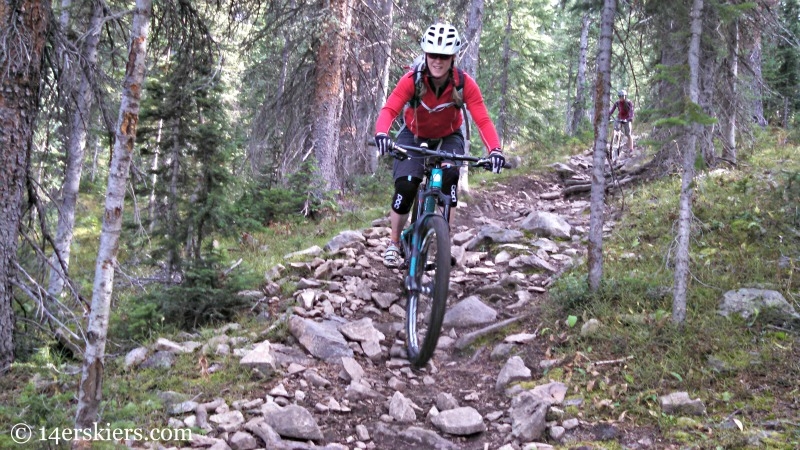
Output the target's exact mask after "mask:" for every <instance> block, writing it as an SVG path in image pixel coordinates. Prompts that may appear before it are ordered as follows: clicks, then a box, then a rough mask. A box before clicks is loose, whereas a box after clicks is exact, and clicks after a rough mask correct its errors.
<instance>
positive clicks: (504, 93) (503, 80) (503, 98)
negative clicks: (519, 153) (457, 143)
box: [497, 0, 514, 143]
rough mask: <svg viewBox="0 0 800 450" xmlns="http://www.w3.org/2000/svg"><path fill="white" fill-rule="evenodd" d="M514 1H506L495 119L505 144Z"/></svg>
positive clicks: (501, 139) (498, 132) (498, 131)
mask: <svg viewBox="0 0 800 450" xmlns="http://www.w3.org/2000/svg"><path fill="white" fill-rule="evenodd" d="M513 9H514V1H513V0H508V16H507V17H506V35H505V38H504V39H503V56H502V61H503V62H502V65H501V67H500V111H499V117H498V118H497V134H499V135H500V142H501V143H503V142H505V141H504V139H505V138H506V125H507V122H508V119H507V117H506V109H507V105H508V66H509V65H510V63H509V61H510V60H511V19H512V17H513Z"/></svg>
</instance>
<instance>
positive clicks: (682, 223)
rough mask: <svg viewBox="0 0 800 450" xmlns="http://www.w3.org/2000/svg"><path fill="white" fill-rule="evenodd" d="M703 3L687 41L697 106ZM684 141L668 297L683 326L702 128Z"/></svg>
mask: <svg viewBox="0 0 800 450" xmlns="http://www.w3.org/2000/svg"><path fill="white" fill-rule="evenodd" d="M702 10H703V0H694V2H693V4H692V12H691V15H690V17H691V19H692V21H691V28H690V29H691V33H692V34H691V36H692V37H691V41H690V43H689V100H691V102H692V103H694V104H695V105H697V104H699V89H698V79H699V69H700V35H701V34H702V31H703V18H702V16H701V13H702ZM687 131H688V139H687V141H688V142H687V144H686V148H685V149H684V152H683V177H682V179H681V196H680V203H679V208H680V210H679V213H678V214H679V216H678V248H677V250H676V251H675V274H674V287H673V298H672V321H673V323H676V324H683V322H684V321H685V320H686V295H687V292H686V291H687V287H688V282H689V239H690V237H691V227H692V184H693V182H694V159H695V156H696V154H697V148H696V144H697V137H698V136H699V134H700V133H701V132H702V126H701V125H700V124H697V123H692V124H689V125H688V127H687Z"/></svg>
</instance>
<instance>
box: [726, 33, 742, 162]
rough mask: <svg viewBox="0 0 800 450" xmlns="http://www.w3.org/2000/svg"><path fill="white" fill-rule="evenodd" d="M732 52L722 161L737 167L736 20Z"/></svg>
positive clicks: (737, 45) (737, 62) (737, 77)
mask: <svg viewBox="0 0 800 450" xmlns="http://www.w3.org/2000/svg"><path fill="white" fill-rule="evenodd" d="M731 28H732V29H733V30H732V31H731V34H732V36H731V41H732V42H731V44H730V45H731V51H730V56H729V58H730V67H729V69H730V73H729V75H728V76H729V79H728V89H729V92H728V95H729V104H728V108H727V109H728V111H727V113H728V117H727V120H726V123H725V145H724V146H723V147H722V159H724V160H725V161H727V162H728V163H729V164H733V165H736V113H737V111H738V110H739V108H738V106H739V98H738V95H739V90H738V89H737V87H736V84H737V83H738V82H739V21H738V20H736V21H734V22H733V24H732V25H731Z"/></svg>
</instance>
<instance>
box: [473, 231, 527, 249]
mask: <svg viewBox="0 0 800 450" xmlns="http://www.w3.org/2000/svg"><path fill="white" fill-rule="evenodd" d="M523 237H524V236H523V234H522V233H521V232H520V231H517V230H509V229H507V228H501V227H498V226H496V225H487V226H485V227H483V228H481V229H480V231H478V235H477V236H475V237H474V238H472V240H471V241H469V243H467V244H466V245H465V248H466V249H467V250H470V251H472V250H475V249H477V248H478V247H480V246H481V245H484V244H488V243H495V244H508V243H512V242H519V241H521V240H522V238H523Z"/></svg>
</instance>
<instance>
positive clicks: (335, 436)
mask: <svg viewBox="0 0 800 450" xmlns="http://www.w3.org/2000/svg"><path fill="white" fill-rule="evenodd" d="M588 167H589V156H588V155H582V156H578V157H574V158H573V161H571V162H570V164H569V166H567V165H554V166H553V170H552V171H549V172H547V173H546V174H544V175H542V176H541V177H539V178H537V177H531V176H512V177H509V178H506V179H504V180H503V181H502V182H500V183H496V184H492V187H491V189H482V188H481V187H473V189H472V192H471V193H469V194H468V195H464V194H463V193H462V203H463V205H461V206H460V207H459V208H458V209H457V211H456V216H455V218H454V219H453V223H452V225H451V238H452V242H453V250H452V252H453V255H454V256H455V257H456V259H457V265H456V266H455V267H454V268H453V270H452V273H451V289H450V296H449V299H448V310H447V314H446V316H445V321H444V326H443V330H442V336H441V338H440V340H439V345H438V347H437V350H436V353H435V355H434V357H433V358H432V360H431V362H430V363H429V364H428V365H427V366H426V367H425V368H423V369H413V368H412V367H411V366H410V365H409V364H408V361H407V360H406V359H405V350H404V347H403V339H402V333H403V324H404V315H405V309H404V302H405V299H404V297H403V294H402V282H403V273H402V272H401V271H400V270H398V269H388V268H386V267H384V266H383V264H382V253H383V251H384V249H385V247H386V244H387V243H388V236H389V228H388V220H386V219H382V220H378V221H375V222H374V223H373V224H372V226H371V227H368V228H366V229H361V230H350V231H346V232H343V233H341V234H340V235H338V236H336V237H335V238H334V239H332V240H331V241H330V242H329V243H328V244H327V245H326V246H325V248H324V249H323V248H319V247H312V248H309V249H306V250H303V251H301V252H297V253H295V254H292V255H287V257H286V262H285V263H284V264H281V265H279V266H276V267H274V268H273V269H272V270H271V271H270V272H269V273H268V274H267V277H268V279H269V280H270V282H269V283H268V285H267V286H266V288H265V289H264V290H263V291H256V292H252V293H244V294H245V295H252V296H253V298H254V302H256V303H257V305H256V306H257V307H258V308H260V309H262V310H263V312H262V314H269V315H270V317H271V318H277V320H275V321H274V322H273V321H272V320H270V321H271V322H272V325H271V326H270V327H268V328H267V329H265V330H264V331H263V332H262V333H261V334H260V336H259V337H258V338H257V339H250V338H245V337H242V336H238V333H237V332H238V331H239V326H238V324H230V325H228V326H226V327H223V328H221V329H219V330H217V336H216V337H214V338H212V339H211V340H209V341H207V342H195V341H192V340H187V341H186V342H181V343H177V342H172V341H167V340H166V339H160V340H159V341H158V342H157V343H156V344H155V345H154V346H152V348H149V349H148V348H142V349H137V350H134V351H133V352H131V353H129V355H128V357H127V358H126V365H128V366H129V367H130V366H136V365H138V364H144V365H147V364H148V362H149V361H151V360H152V359H153V358H154V357H155V356H157V355H158V354H162V355H163V354H164V353H165V352H166V353H173V354H178V353H187V352H200V353H201V354H202V355H207V356H202V359H206V358H207V365H206V367H204V370H206V371H209V372H213V371H215V370H240V371H241V370H245V371H253V376H254V377H258V379H260V380H263V383H262V386H263V392H252V394H251V395H250V396H248V397H247V398H242V399H237V400H235V401H231V402H230V403H228V402H226V401H224V400H222V399H220V398H218V394H217V393H214V392H208V393H205V394H204V395H201V396H198V397H197V398H194V399H191V400H188V399H185V398H184V397H181V396H178V397H176V398H174V399H170V400H168V404H169V406H168V407H169V411H170V415H171V419H170V424H169V425H171V426H174V427H187V426H190V427H199V428H202V429H204V430H206V431H207V434H206V435H205V436H200V435H197V434H196V435H195V436H194V437H193V442H192V447H193V448H197V447H205V448H211V449H227V448H232V449H240V450H245V449H255V448H268V449H305V448H329V449H344V448H347V449H355V448H369V449H404V448H408V449H503V450H509V449H521V448H523V449H533V448H551V446H553V445H557V444H559V443H561V444H563V443H565V442H578V441H586V440H589V441H592V440H614V441H618V442H619V443H621V444H623V445H625V446H626V447H627V448H650V447H652V446H653V440H654V439H657V438H656V437H655V436H653V433H652V430H644V429H642V430H622V429H620V428H617V427H615V426H614V425H611V424H605V423H587V422H584V421H582V420H580V419H578V418H576V417H568V416H567V415H566V414H565V412H564V410H565V409H566V408H567V407H568V406H569V405H573V406H578V407H580V405H581V404H582V402H583V399H582V398H580V397H574V396H573V395H572V394H573V392H574V390H573V389H572V388H573V387H572V386H568V385H566V384H563V383H561V382H556V381H551V380H548V379H547V377H546V376H544V374H545V371H546V370H548V369H552V368H554V367H558V366H560V365H563V364H566V363H568V362H569V361H566V362H565V361H563V360H557V359H554V357H552V356H551V355H550V351H551V346H552V345H553V342H552V339H553V337H552V335H550V336H548V337H547V338H544V337H543V336H542V335H541V334H540V331H541V330H542V329H544V328H552V327H553V325H552V324H546V323H542V319H541V316H540V314H539V310H540V305H541V304H542V303H543V302H544V301H545V300H546V295H547V288H548V287H549V286H550V285H551V284H552V283H553V282H554V281H555V279H556V278H557V277H558V276H559V275H560V274H562V273H563V272H564V271H565V270H567V269H569V268H570V267H572V266H573V265H575V264H578V263H579V262H580V261H581V259H582V258H584V254H585V252H586V245H585V242H584V238H585V235H586V233H587V231H588V221H589V203H588V202H587V201H586V199H585V198H581V197H579V196H570V197H564V196H563V195H562V194H563V192H562V191H563V189H564V188H565V183H564V180H565V179H569V178H570V177H572V178H573V179H574V178H576V177H577V178H580V176H582V175H581V174H580V172H581V168H583V169H588ZM287 280H288V281H291V282H294V283H296V287H297V289H296V291H295V292H294V293H293V294H292V295H291V296H286V297H282V296H281V295H280V294H279V293H280V287H279V284H280V283H284V282H286V281H287ZM280 327H285V328H284V330H285V331H284V332H283V333H282V334H281V333H279V332H276V331H278V330H279V328H280ZM275 336H282V339H275ZM270 337H272V339H269V338H270ZM137 351H138V353H137ZM230 354H232V355H234V356H235V357H237V358H240V360H239V364H233V365H231V364H228V365H221V364H219V363H214V360H215V357H216V356H218V355H230ZM150 364H152V363H150Z"/></svg>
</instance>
